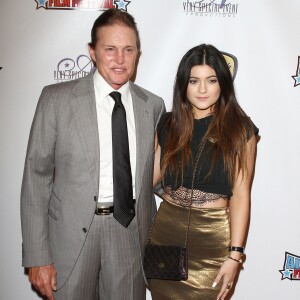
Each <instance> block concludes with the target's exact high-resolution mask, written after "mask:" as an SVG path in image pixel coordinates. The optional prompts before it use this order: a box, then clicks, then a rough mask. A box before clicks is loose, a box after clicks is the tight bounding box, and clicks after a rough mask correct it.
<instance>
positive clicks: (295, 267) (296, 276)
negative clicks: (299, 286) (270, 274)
mask: <svg viewBox="0 0 300 300" xmlns="http://www.w3.org/2000/svg"><path fill="white" fill-rule="evenodd" d="M279 272H280V273H281V280H284V279H289V280H300V256H297V255H295V254H292V253H289V252H285V259H284V263H283V270H279Z"/></svg>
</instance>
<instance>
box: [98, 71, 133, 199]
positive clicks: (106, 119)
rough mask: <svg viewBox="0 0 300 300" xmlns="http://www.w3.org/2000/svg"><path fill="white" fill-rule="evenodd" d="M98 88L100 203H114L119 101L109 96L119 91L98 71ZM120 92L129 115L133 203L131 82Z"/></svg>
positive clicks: (127, 116) (128, 128)
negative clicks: (114, 137) (113, 127)
mask: <svg viewBox="0 0 300 300" xmlns="http://www.w3.org/2000/svg"><path fill="white" fill-rule="evenodd" d="M94 87H95V96H96V109H97V119H98V132H99V144H100V176H99V197H98V202H113V164H112V160H113V157H112V135H111V115H112V110H113V107H114V105H115V101H114V100H113V99H112V98H111V97H110V96H109V94H110V93H111V92H113V91H115V90H114V89H113V88H112V87H111V86H110V85H109V84H108V83H107V82H106V81H105V80H104V79H103V77H102V76H101V75H100V74H99V72H98V70H96V71H95V73H94ZM117 91H118V92H119V93H121V95H122V103H123V105H124V107H125V111H126V121H127V130H128V141H129V153H130V165H131V173H132V191H133V199H135V168H136V133H135V122H134V113H133V104H132V97H131V93H130V89H129V82H127V83H126V84H124V85H123V86H122V87H121V88H120V89H119V90H117Z"/></svg>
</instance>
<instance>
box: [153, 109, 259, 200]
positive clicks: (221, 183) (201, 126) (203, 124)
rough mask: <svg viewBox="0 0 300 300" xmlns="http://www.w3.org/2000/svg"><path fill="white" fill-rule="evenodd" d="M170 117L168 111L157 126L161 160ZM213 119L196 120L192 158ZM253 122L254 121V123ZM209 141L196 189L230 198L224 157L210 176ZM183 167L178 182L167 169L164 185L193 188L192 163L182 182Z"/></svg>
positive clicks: (199, 166)
mask: <svg viewBox="0 0 300 300" xmlns="http://www.w3.org/2000/svg"><path fill="white" fill-rule="evenodd" d="M168 117H170V113H166V114H165V115H164V116H162V118H161V119H160V122H159V124H158V127H157V135H158V143H159V145H160V147H161V161H162V158H163V155H164V147H165V143H166V139H167V134H168V128H167V123H168V122H166V121H167V119H168ZM211 120H212V116H208V117H205V118H202V119H195V120H194V130H193V135H192V140H191V144H190V147H191V152H192V158H193V159H195V156H196V154H197V151H198V149H199V145H200V143H201V141H202V138H203V137H204V135H205V133H206V131H207V129H208V126H209V124H210V122H211ZM252 124H253V123H252ZM253 130H254V134H255V135H257V134H258V128H257V127H256V126H255V125H254V124H253ZM209 148H210V147H209V142H206V144H205V145H204V148H203V150H202V154H201V156H200V159H199V162H198V167H197V170H196V176H195V181H194V189H195V190H200V191H203V192H207V193H214V194H222V195H227V196H228V198H229V197H230V196H232V187H231V185H230V183H229V180H228V174H227V172H226V171H225V168H224V161H223V158H222V157H220V158H219V159H218V160H217V161H216V163H215V166H214V168H213V169H212V173H211V175H210V176H207V174H208V173H209V171H210V166H211V161H212V158H211V153H210V152H209ZM178 163H179V164H180V159H178ZM180 169H181V168H180V167H179V173H178V179H177V182H176V178H175V176H173V175H172V176H171V175H170V173H169V172H168V170H167V171H166V174H165V178H164V186H165V187H167V186H170V187H171V189H172V190H177V189H178V188H179V187H180V186H183V187H184V188H188V189H191V188H192V176H193V170H192V164H191V162H189V163H188V164H187V165H186V166H185V167H184V169H183V172H184V176H183V183H182V184H181V170H180Z"/></svg>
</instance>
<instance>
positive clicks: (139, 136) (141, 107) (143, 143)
mask: <svg viewBox="0 0 300 300" xmlns="http://www.w3.org/2000/svg"><path fill="white" fill-rule="evenodd" d="M130 90H131V95H132V102H133V112H134V120H135V130H136V173H135V189H136V199H137V200H138V198H139V194H140V190H141V185H142V179H143V173H144V168H145V164H146V160H147V154H148V147H149V142H148V141H147V139H151V136H152V135H151V124H150V114H151V111H150V110H149V107H148V103H147V102H148V96H147V95H146V94H145V93H144V92H143V91H142V90H141V89H140V88H139V87H138V86H136V85H135V84H133V83H130ZM152 126H153V125H152Z"/></svg>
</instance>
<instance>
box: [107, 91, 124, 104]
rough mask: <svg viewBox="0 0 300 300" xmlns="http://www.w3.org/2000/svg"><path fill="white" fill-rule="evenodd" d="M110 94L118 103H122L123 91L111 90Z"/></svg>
mask: <svg viewBox="0 0 300 300" xmlns="http://www.w3.org/2000/svg"><path fill="white" fill-rule="evenodd" d="M109 95H110V96H111V97H112V98H113V99H114V100H115V102H116V104H118V105H122V101H121V93H119V92H111V93H110V94H109Z"/></svg>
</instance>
